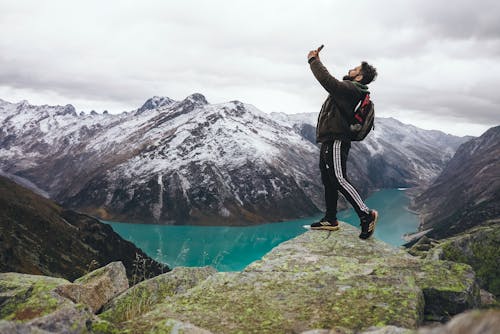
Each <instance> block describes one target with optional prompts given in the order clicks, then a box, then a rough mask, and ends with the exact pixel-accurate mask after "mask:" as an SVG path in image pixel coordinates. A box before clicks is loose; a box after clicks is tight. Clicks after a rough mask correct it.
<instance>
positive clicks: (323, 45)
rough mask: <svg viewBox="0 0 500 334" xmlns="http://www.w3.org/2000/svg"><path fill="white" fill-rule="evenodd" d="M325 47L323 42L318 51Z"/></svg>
mask: <svg viewBox="0 0 500 334" xmlns="http://www.w3.org/2000/svg"><path fill="white" fill-rule="evenodd" d="M323 47H324V45H323V44H321V46H320V47H319V48H318V50H317V51H318V52H320V51H321V49H323Z"/></svg>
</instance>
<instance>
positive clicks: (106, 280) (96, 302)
mask: <svg viewBox="0 0 500 334" xmlns="http://www.w3.org/2000/svg"><path fill="white" fill-rule="evenodd" d="M128 286H129V285H128V280H127V275H126V272H125V267H124V266H123V264H122V263H121V262H112V263H110V264H108V265H107V266H105V267H102V268H99V269H96V270H94V271H92V272H90V273H88V274H87V275H85V276H82V277H80V278H79V279H77V280H75V282H74V283H72V284H66V285H61V286H58V287H57V288H56V290H55V291H56V292H57V293H59V294H60V295H61V296H64V297H66V298H68V299H70V300H72V301H74V302H75V303H84V304H86V305H88V306H90V308H91V309H92V311H93V312H97V311H98V310H99V309H100V308H101V307H102V306H103V305H104V304H106V303H107V302H109V301H110V300H111V299H112V298H113V297H115V296H117V295H118V294H119V293H121V292H123V291H125V290H126V289H128Z"/></svg>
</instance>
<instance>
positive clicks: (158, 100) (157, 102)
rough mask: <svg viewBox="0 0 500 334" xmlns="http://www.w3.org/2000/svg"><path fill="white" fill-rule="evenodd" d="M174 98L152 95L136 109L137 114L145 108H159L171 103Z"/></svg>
mask: <svg viewBox="0 0 500 334" xmlns="http://www.w3.org/2000/svg"><path fill="white" fill-rule="evenodd" d="M173 102H174V100H172V99H170V98H168V97H159V96H154V97H152V98H150V99H148V100H147V101H146V102H144V104H143V105H142V106H141V107H140V108H139V109H138V110H137V114H141V113H143V112H144V111H146V110H153V109H156V108H161V107H164V106H168V105H170V104H172V103H173Z"/></svg>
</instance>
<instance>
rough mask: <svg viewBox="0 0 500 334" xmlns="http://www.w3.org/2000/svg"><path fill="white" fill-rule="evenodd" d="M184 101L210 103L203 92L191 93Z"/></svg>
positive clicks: (200, 103)
mask: <svg viewBox="0 0 500 334" xmlns="http://www.w3.org/2000/svg"><path fill="white" fill-rule="evenodd" d="M184 101H190V102H192V103H195V104H199V105H204V104H208V102H207V99H206V98H205V96H204V95H203V94H200V93H194V94H191V95H189V96H188V97H186V98H185V99H184Z"/></svg>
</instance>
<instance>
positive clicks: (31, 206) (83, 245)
mask: <svg viewBox="0 0 500 334" xmlns="http://www.w3.org/2000/svg"><path fill="white" fill-rule="evenodd" d="M136 256H140V257H141V258H143V259H145V260H146V262H147V270H146V271H147V276H150V277H151V276H155V275H158V274H160V273H162V272H165V271H168V270H169V269H168V268H167V267H165V266H164V265H161V264H160V263H157V262H156V261H154V260H152V259H151V258H149V257H148V256H147V255H146V254H145V253H144V252H143V251H142V250H141V249H139V248H137V247H135V246H134V244H132V243H131V242H129V241H126V240H124V239H122V238H121V237H120V236H119V235H118V234H117V233H115V232H114V231H113V229H112V228H111V226H109V225H106V224H103V223H101V222H99V221H98V220H97V219H95V218H92V217H90V216H87V215H84V214H80V213H77V212H74V211H71V210H64V209H63V208H61V207H60V206H59V205H57V204H56V203H54V202H53V201H51V200H48V199H46V198H43V197H41V196H39V195H37V194H35V193H33V192H32V191H30V190H28V189H25V188H23V187H21V186H19V185H17V184H16V183H14V182H12V181H10V180H8V179H6V178H4V177H1V176H0V271H1V272H6V271H15V272H22V273H29V274H44V275H52V276H59V277H64V278H67V279H69V280H73V279H75V278H77V277H80V276H82V275H83V274H84V273H85V272H88V271H89V270H91V269H94V268H95V267H98V266H103V265H105V264H107V263H109V262H113V261H122V262H123V263H124V265H125V267H126V270H127V275H128V277H129V278H131V277H132V273H133V270H134V261H136Z"/></svg>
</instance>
